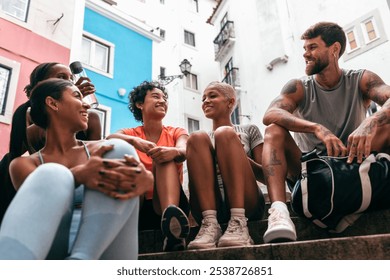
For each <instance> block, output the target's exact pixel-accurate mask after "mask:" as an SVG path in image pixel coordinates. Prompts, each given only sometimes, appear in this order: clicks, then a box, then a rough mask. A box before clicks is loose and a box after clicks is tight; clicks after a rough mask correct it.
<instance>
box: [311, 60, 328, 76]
mask: <svg viewBox="0 0 390 280" xmlns="http://www.w3.org/2000/svg"><path fill="white" fill-rule="evenodd" d="M328 65H329V61H324V62H323V61H321V59H318V60H316V61H315V62H314V65H310V66H309V67H308V65H306V70H305V72H306V74H307V75H309V76H310V75H315V74H318V73H320V72H321V71H322V70H324V69H325V68H326V67H327V66H328Z"/></svg>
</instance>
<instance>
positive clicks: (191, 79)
mask: <svg viewBox="0 0 390 280" xmlns="http://www.w3.org/2000/svg"><path fill="white" fill-rule="evenodd" d="M185 87H187V88H190V89H193V90H198V76H197V75H195V74H192V73H189V74H187V76H185Z"/></svg>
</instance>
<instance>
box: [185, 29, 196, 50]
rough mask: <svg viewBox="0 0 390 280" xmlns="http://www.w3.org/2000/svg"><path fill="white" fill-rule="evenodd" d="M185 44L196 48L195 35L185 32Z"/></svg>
mask: <svg viewBox="0 0 390 280" xmlns="http://www.w3.org/2000/svg"><path fill="white" fill-rule="evenodd" d="M184 43H186V44H187V45H190V46H193V47H195V34H194V33H192V32H190V31H187V30H184Z"/></svg>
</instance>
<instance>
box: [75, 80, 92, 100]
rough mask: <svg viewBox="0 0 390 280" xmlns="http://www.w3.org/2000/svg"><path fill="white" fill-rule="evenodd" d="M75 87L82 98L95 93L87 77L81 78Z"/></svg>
mask: <svg viewBox="0 0 390 280" xmlns="http://www.w3.org/2000/svg"><path fill="white" fill-rule="evenodd" d="M75 85H76V86H77V87H78V89H79V90H80V92H81V93H82V94H83V96H84V97H85V96H87V95H90V94H93V93H95V92H96V89H95V86H94V85H93V84H92V83H91V80H90V79H89V78H88V77H81V78H80V79H79V80H78V81H77V82H76V83H75Z"/></svg>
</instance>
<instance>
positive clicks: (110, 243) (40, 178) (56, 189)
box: [0, 139, 139, 260]
mask: <svg viewBox="0 0 390 280" xmlns="http://www.w3.org/2000/svg"><path fill="white" fill-rule="evenodd" d="M118 140H119V139H110V140H108V141H107V142H111V143H113V144H114V150H113V151H110V152H109V153H107V154H105V156H104V157H107V158H123V155H124V154H130V155H134V156H137V154H136V151H135V150H134V148H133V146H131V145H130V144H128V143H126V142H125V141H122V140H120V141H118ZM73 198H74V178H73V175H72V173H71V172H70V170H69V169H68V168H66V167H65V166H63V165H60V164H57V163H45V164H42V165H40V166H39V167H38V168H37V169H36V170H34V172H32V173H31V174H30V175H29V176H28V177H27V178H26V180H25V181H24V183H23V185H22V187H21V188H20V189H19V191H18V192H17V194H16V196H15V197H14V199H13V201H12V203H11V204H10V206H9V208H8V210H7V212H6V214H5V216H4V219H3V222H2V224H1V228H0V259H3V260H4V259H6V260H12V259H23V260H28V259H65V258H66V257H67V256H68V241H69V228H70V223H71V218H72V207H73ZM138 211H139V198H138V197H137V198H133V199H129V200H125V201H121V200H115V199H113V198H111V197H108V196H106V195H105V194H103V193H101V192H98V191H94V190H91V189H88V188H85V192H84V201H83V210H82V216H81V223H80V227H79V231H78V233H77V236H76V240H75V244H74V246H73V248H72V250H71V253H70V256H69V259H89V260H94V259H114V260H127V259H137V257H138Z"/></svg>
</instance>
